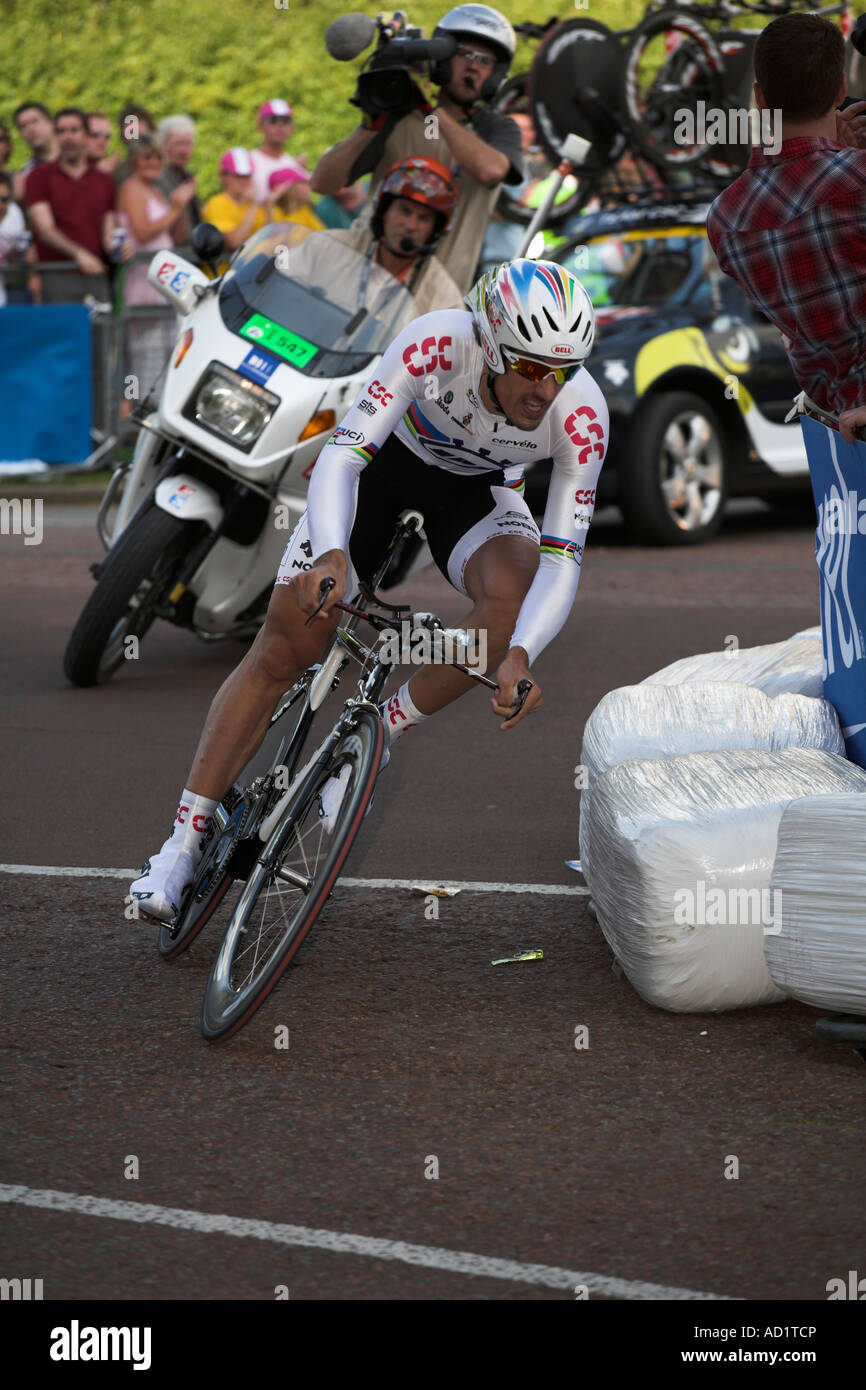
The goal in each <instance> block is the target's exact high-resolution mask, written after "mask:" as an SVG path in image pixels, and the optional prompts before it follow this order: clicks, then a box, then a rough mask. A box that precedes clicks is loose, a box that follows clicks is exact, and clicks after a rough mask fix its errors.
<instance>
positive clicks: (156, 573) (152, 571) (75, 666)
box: [63, 506, 193, 686]
mask: <svg viewBox="0 0 866 1390" xmlns="http://www.w3.org/2000/svg"><path fill="white" fill-rule="evenodd" d="M192 540H193V532H192V531H191V529H190V523H189V522H188V521H180V520H179V519H178V518H177V517H174V516H169V514H168V513H167V512H164V511H162V509H161V508H160V507H156V506H152V507H149V508H148V509H147V511H145V512H143V513H142V514H141V516H139V517H138V518H137V519H136V520H135V521H132V522H130V524H129V526H128V527H127V528H126V530H125V531H124V532H123V533H122V534H121V535H120V537H119V538H118V540H117V542H116V543H115V545H114V546H113V547H112V549H111V550H110V551H109V553H108V555H107V557H106V559H105V562H104V564H103V566H102V571H101V573H100V576H99V580H98V582H97V585H96V588H95V589H94V590H93V593H92V594H91V595H90V598H89V599H88V600H87V602H86V603H85V605H84V607H83V609H82V610H81V616H80V617H79V619H78V622H77V623H76V624H75V627H74V628H73V630H72V635H71V636H70V638H69V641H68V643H67V645H66V651H65V653H64V656H63V671H64V674H65V676H66V679H67V680H69V681H71V682H72V684H73V685H82V686H88V685H99V684H101V683H102V682H103V681H107V680H108V679H109V678H110V677H111V676H113V675H114V672H115V671H116V670H117V668H118V666H120V665H121V663H122V662H123V661H124V659H129V658H132V657H134V656H137V655H138V643H139V642H140V640H141V638H142V637H143V636H144V634H145V633H146V632H147V630H148V628H149V627H150V625H151V624H152V622H153V620H154V618H155V617H156V610H157V608H158V607H159V605H160V604H161V603H162V602H163V601H164V600H165V598H166V596H167V595H168V594H169V593H170V592H171V589H172V587H173V586H174V582H175V575H176V574H177V570H178V566H179V564H180V561H181V559H182V558H183V556H184V554H185V553H186V552H187V550H188V548H189V546H190V543H191V542H192ZM130 638H133V639H135V640H134V641H132V642H130V640H129V639H130Z"/></svg>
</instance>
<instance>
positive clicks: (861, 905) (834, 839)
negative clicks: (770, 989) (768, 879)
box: [764, 796, 866, 1015]
mask: <svg viewBox="0 0 866 1390" xmlns="http://www.w3.org/2000/svg"><path fill="white" fill-rule="evenodd" d="M864 843H866V797H860V796H808V797H805V798H804V799H803V800H802V801H794V802H792V803H791V805H790V806H788V807H786V809H785V812H784V814H783V816H782V819H781V822H780V824H779V840H778V847H777V849H776V862H775V865H774V868H773V878H772V884H773V888H774V890H775V891H774V898H775V900H776V902H777V903H778V904H779V908H780V911H779V913H778V917H779V931H778V933H777V934H775V935H773V936H768V937H767V938H766V940H765V942H764V955H765V956H766V960H767V966H768V968H769V971H770V975H771V977H772V979H773V980H774V981H775V983H776V984H777V985H778V987H779V988H780V989H782V990H784V992H785V994H790V995H791V996H792V997H793V998H794V999H801V1000H802V1001H803V1003H804V1004H814V1005H815V1006H816V1007H817V1008H821V1009H832V1010H833V1011H834V1012H838V1013H854V1014H864V1015H866V855H864V853H863V846H864Z"/></svg>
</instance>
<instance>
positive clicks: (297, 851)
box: [202, 709, 385, 1041]
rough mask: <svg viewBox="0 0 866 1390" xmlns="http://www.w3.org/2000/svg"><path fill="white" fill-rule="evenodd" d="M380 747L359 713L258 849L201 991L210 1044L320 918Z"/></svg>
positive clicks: (249, 1010) (248, 1009)
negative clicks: (334, 783) (338, 792)
mask: <svg viewBox="0 0 866 1390" xmlns="http://www.w3.org/2000/svg"><path fill="white" fill-rule="evenodd" d="M384 742H385V731H384V729H383V727H382V721H381V719H380V718H379V717H378V715H376V714H374V713H373V712H372V710H368V709H363V710H360V711H359V712H358V714H357V717H356V719H355V721H354V723H353V726H352V728H351V729H350V730H349V731H347V732H346V733H344V734H342V735H341V736H340V738H339V739H338V741H337V743H336V744H335V746H334V747H333V749H332V750H331V752H330V754H329V755H328V756H327V757H326V759H325V760H324V762H322V761H317V763H316V764H315V765H314V767H313V768H312V769H311V771H310V773H309V774H308V776H307V777H306V778H305V779H304V781H303V782H302V784H301V786H300V787H299V788H298V790H297V792H296V793H295V795H294V797H293V799H292V801H291V803H290V804H289V806H288V807H287V808H286V810H285V812H284V814H283V817H282V820H281V821H280V823H279V825H278V826H277V828H276V829H275V831H274V833H273V834H272V835H271V838H270V839H269V841H268V843H267V844H266V845H264V846H263V847H262V850H261V854H260V856H259V859H258V862H257V863H256V864H255V866H254V868H253V869H252V872H251V873H250V876H249V878H248V879H247V883H246V887H245V888H244V891H243V893H242V894H241V897H240V900H239V901H238V904H237V907H236V908H235V911H234V913H233V915H232V920H231V922H230V923H229V927H228V930H227V931H226V934H225V937H224V939H223V943H222V945H221V947H220V950H219V954H218V955H217V958H216V961H215V962H214V965H213V969H212V970H211V974H210V979H209V980H208V983H207V988H206V990H205V996H204V1004H203V1008H202V1032H203V1033H204V1035H205V1037H206V1038H208V1039H210V1040H211V1041H214V1040H216V1039H218V1038H228V1037H231V1035H232V1034H233V1033H235V1032H237V1030H238V1029H239V1028H242V1027H243V1026H244V1024H245V1023H247V1022H248V1021H249V1019H250V1018H251V1017H252V1015H253V1014H254V1013H255V1012H256V1010H257V1009H258V1008H259V1006H260V1005H261V1004H262V1003H263V1002H264V1000H265V999H266V998H267V996H268V995H269V994H270V992H271V990H272V989H273V987H274V985H275V984H276V983H277V981H278V980H279V978H280V976H281V975H282V973H283V971H284V970H285V969H286V966H287V965H288V964H289V962H290V961H291V960H292V958H293V957H294V955H295V954H296V952H297V950H298V948H299V946H300V945H301V943H302V941H303V940H304V938H305V937H306V935H307V933H308V932H309V930H310V928H311V927H312V925H313V923H314V922H315V920H316V918H317V917H318V915H319V913H320V911H321V909H322V907H323V906H324V904H325V902H326V900H327V898H328V895H329V893H330V892H331V889H332V888H333V886H334V884H335V882H336V880H337V878H338V876H339V874H340V872H341V871H342V869H343V866H344V864H345V862H346V859H347V857H348V854H349V851H350V849H351V848H352V845H353V843H354V841H355V838H356V836H357V834H358V831H359V830H360V828H361V823H362V822H363V819H364V814H365V812H366V810H367V806H368V803H369V801H370V797H371V796H372V794H373V788H374V785H375V782H376V777H377V774H378V771H379V763H380V760H381V756H382V749H383V747H384ZM346 768H348V772H346V771H345V769H346ZM331 778H340V780H341V781H342V782H343V793H342V800H341V801H340V803H339V807H338V809H333V810H332V824H331V825H330V827H329V826H328V824H327V822H326V821H325V820H324V819H323V817H322V815H321V792H322V789H323V788H324V786H325V784H326V783H327V782H329V781H330V779H331Z"/></svg>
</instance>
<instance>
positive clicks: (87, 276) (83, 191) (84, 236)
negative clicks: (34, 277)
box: [24, 106, 115, 304]
mask: <svg viewBox="0 0 866 1390" xmlns="http://www.w3.org/2000/svg"><path fill="white" fill-rule="evenodd" d="M54 131H55V134H56V136H57V143H58V147H59V150H60V155H59V158H58V159H56V160H54V161H52V162H51V163H48V164H42V165H39V166H38V167H37V168H35V169H33V170H32V172H31V173H30V174H28V176H27V184H26V187H25V191H24V203H25V206H26V208H27V213H28V216H29V218H30V225H31V227H32V229H33V235H34V242H35V246H36V252H37V255H38V257H39V260H40V261H69V262H70V265H71V266H72V265H73V264H74V268H73V269H70V271H69V272H68V273H67V272H66V271H60V272H52V271H46V272H44V273H43V276H42V301H43V303H45V304H70V303H80V302H81V301H82V300H83V299H84V298H85V296H87V295H94V296H95V297H96V298H97V299H102V300H105V299H107V298H108V276H107V266H106V260H105V257H106V254H107V252H108V251H109V250H110V249H111V237H112V233H113V231H114V226H115V213H114V182H113V180H112V179H111V178H109V176H108V175H107V174H103V173H101V172H100V170H99V169H97V168H96V167H95V166H94V165H93V164H91V163H90V161H89V160H88V158H87V118H86V116H85V114H84V112H83V111H80V110H79V109H78V108H77V107H75V106H67V107H64V108H63V109H62V110H61V111H58V112H57V114H56V116H55V117H54Z"/></svg>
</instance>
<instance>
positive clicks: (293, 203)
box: [268, 169, 325, 232]
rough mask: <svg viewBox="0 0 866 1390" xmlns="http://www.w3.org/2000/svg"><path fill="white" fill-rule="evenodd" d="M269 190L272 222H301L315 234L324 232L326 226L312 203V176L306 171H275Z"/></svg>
mask: <svg viewBox="0 0 866 1390" xmlns="http://www.w3.org/2000/svg"><path fill="white" fill-rule="evenodd" d="M268 189H269V191H270V196H271V203H270V204H269V213H268V220H269V221H270V222H300V224H301V226H302V227H310V228H311V229H312V230H313V231H314V232H320V231H324V229H325V224H324V222H322V221H321V219H320V218H318V217H317V216H316V214H315V212H314V211H313V207H312V204H311V202H310V176H309V174H308V173H307V172H306V170H305V169H304V170H300V171H299V170H297V169H275V170H274V172H273V173H272V174H271V175H270V177H269V178H268Z"/></svg>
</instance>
